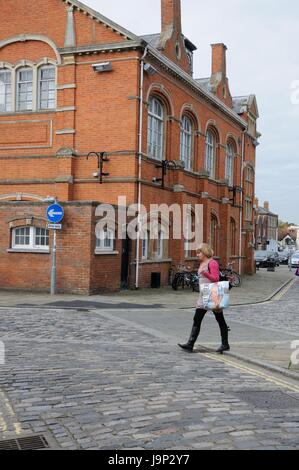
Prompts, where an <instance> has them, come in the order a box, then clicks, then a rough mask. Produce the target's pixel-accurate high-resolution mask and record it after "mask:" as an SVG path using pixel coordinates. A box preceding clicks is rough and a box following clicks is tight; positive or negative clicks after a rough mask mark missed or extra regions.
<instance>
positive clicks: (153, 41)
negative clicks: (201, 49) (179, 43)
mask: <svg viewBox="0 0 299 470" xmlns="http://www.w3.org/2000/svg"><path fill="white" fill-rule="evenodd" d="M182 36H183V39H184V41H185V45H186V47H187V48H188V49H190V51H192V52H193V51H196V49H197V47H196V46H195V45H194V44H193V43H192V42H191V41H190V40H189V39H188V38H186V36H184V35H183V34H182ZM160 37H161V35H160V33H157V34H145V35H143V36H140V38H141V39H144V41H146V42H148V43H149V44H150V45H151V46H152V47H155V48H158V46H159V42H160Z"/></svg>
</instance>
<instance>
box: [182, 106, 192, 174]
mask: <svg viewBox="0 0 299 470" xmlns="http://www.w3.org/2000/svg"><path fill="white" fill-rule="evenodd" d="M192 157H193V124H192V121H191V119H190V118H189V117H188V116H186V115H184V116H183V119H182V125H181V160H182V161H183V162H184V163H185V169H186V170H191V169H192V160H193V158H192Z"/></svg>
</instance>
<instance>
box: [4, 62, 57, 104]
mask: <svg viewBox="0 0 299 470" xmlns="http://www.w3.org/2000/svg"><path fill="white" fill-rule="evenodd" d="M55 107H56V65H54V64H52V62H48V61H46V60H45V61H44V63H43V64H42V65H41V66H39V65H38V64H34V63H31V62H30V63H29V61H27V62H26V61H24V65H23V66H21V67H13V66H12V65H11V64H5V63H4V64H2V65H0V113H8V112H9V113H14V112H17V111H19V112H20V111H21V112H28V111H30V112H31V111H39V110H48V109H55Z"/></svg>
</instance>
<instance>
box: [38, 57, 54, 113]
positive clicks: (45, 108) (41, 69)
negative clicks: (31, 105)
mask: <svg viewBox="0 0 299 470" xmlns="http://www.w3.org/2000/svg"><path fill="white" fill-rule="evenodd" d="M46 69H54V79H43V80H42V78H41V74H42V71H43V70H46ZM51 82H54V106H52V107H51V106H49V101H52V100H50V98H49V94H50V91H51V90H49V87H48V89H47V94H48V95H47V102H48V106H47V107H42V101H43V100H42V98H41V92H42V83H47V84H49V83H51ZM55 104H56V71H55V66H54V65H52V64H46V65H41V66H40V67H39V68H38V109H41V110H49V109H55Z"/></svg>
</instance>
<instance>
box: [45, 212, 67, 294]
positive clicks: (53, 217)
mask: <svg viewBox="0 0 299 470" xmlns="http://www.w3.org/2000/svg"><path fill="white" fill-rule="evenodd" d="M63 217H64V210H63V208H62V207H61V206H60V205H59V204H52V205H51V206H49V207H48V208H47V219H48V221H49V222H50V224H49V226H48V228H51V229H52V230H54V234H53V252H52V268H51V295H55V294H56V251H57V242H56V234H57V230H61V228H62V226H61V225H60V226H59V225H58V224H59V222H61V221H62V219H63ZM50 225H51V227H50Z"/></svg>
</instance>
